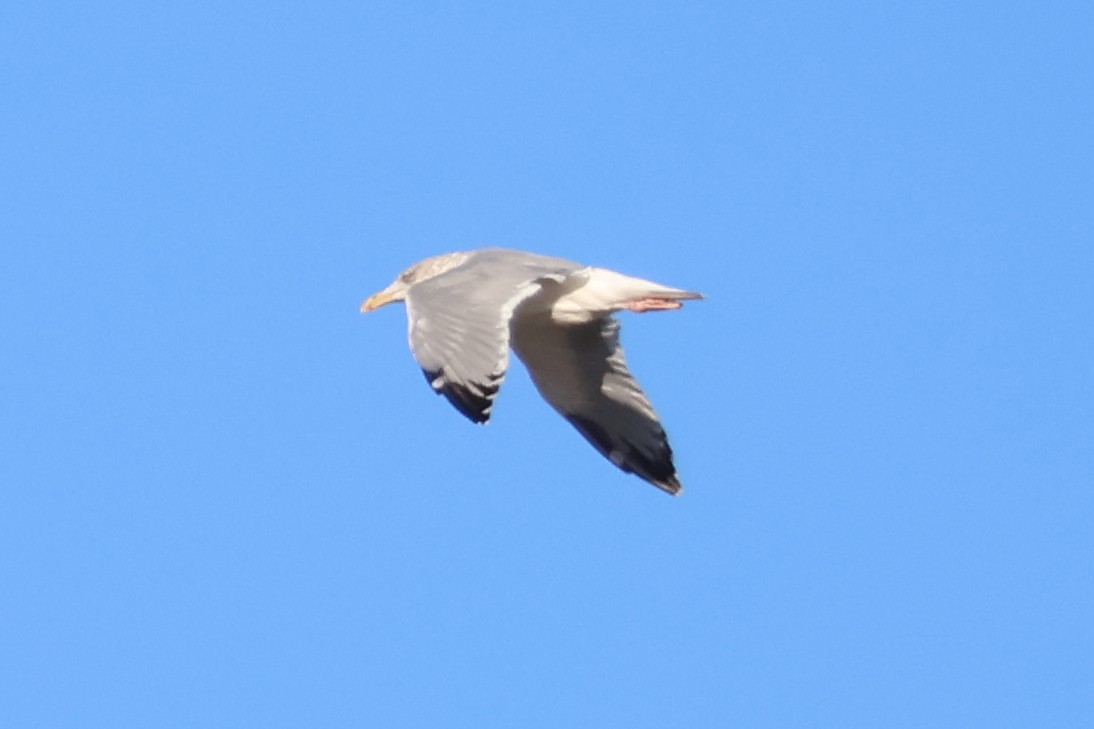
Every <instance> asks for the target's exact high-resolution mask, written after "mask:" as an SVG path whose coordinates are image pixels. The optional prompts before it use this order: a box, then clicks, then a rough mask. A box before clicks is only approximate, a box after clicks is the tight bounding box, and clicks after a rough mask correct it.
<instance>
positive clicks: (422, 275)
mask: <svg viewBox="0 0 1094 729" xmlns="http://www.w3.org/2000/svg"><path fill="white" fill-rule="evenodd" d="M698 298H702V297H701V295H700V294H698V293H695V292H693V291H684V290H682V289H676V288H671V287H669V286H662V285H661V284H657V283H654V282H652V281H646V280H644V279H639V278H633V277H631V276H625V275H623V274H620V273H616V272H615V271H609V270H607V269H603V268H594V267H589V266H582V265H580V264H578V263H574V262H572V261H567V260H564V259H561V258H551V257H548V256H541V255H537V254H535V253H525V252H523V251H515V250H508V249H504V248H486V249H481V250H477V251H468V252H460V253H448V254H445V255H441V256H435V257H433V258H427V259H425V260H424V261H421V262H419V263H417V264H415V265H414V266H411V267H410V268H408V269H407V270H406V271H404V272H403V273H402V274H401V275H400V276H399V278H397V279H396V280H395V281H394V282H393V283H392V284H391V285H390V286H388V287H387V288H386V289H384V290H383V291H381V292H380V293H378V294H376V295H374V296H371V297H369V299H368V300H367V301H365V303H364V305H362V307H361V310H362V311H371V310H372V309H375V308H377V307H380V306H383V305H384V304H387V303H390V302H393V301H405V302H406V309H407V320H408V324H409V330H410V348H411V351H412V352H413V353H414V357H415V359H417V361H418V364H419V365H421V367H422V370H423V371H424V372H425V375H426V379H427V380H428V381H429V383H430V384H431V385H432V387H433V389H434V390H436V391H437V392H438V393H440V394H444V395H445V397H447V398H448V400H449V401H450V402H451V403H452V404H453V405H454V406H455V407H456V409H458V410H459V411H460V412H461V413H463V414H464V415H466V416H467V417H468V418H470V419H471V420H473V421H474V422H476V423H485V422H486V421H487V420H488V419H489V418H490V410H491V408H492V407H493V402H494V398H495V397H496V396H497V393H498V388H499V387H500V386H501V382H502V380H503V379H504V377H505V372H506V369H507V368H508V366H509V349H510V347H511V348H512V349H513V350H514V351H515V352H516V353H517V356H519V357H520V358H521V360H522V361H523V362H524V364H525V366H526V367H527V368H528V372H529V374H530V375H531V376H532V381H533V382H534V383H535V385H536V388H537V389H538V390H539V392H540V394H542V395H543V397H544V399H546V400H547V402H549V403H550V404H551V405H552V406H553V407H554V408H555V409H556V410H558V412H559V413H561V414H562V415H563V417H565V418H566V419H567V420H569V421H570V422H571V423H572V424H573V425H574V427H575V428H577V429H578V431H580V432H581V434H582V435H583V436H585V438H586V439H588V441H589V442H590V443H592V444H593V446H595V447H596V448H597V450H599V451H600V452H601V453H603V454H604V455H605V456H606V457H607V458H608V459H609V460H611V462H612V463H614V464H615V465H616V466H618V467H619V468H621V469H622V470H624V471H627V472H629V473H635V474H637V475H638V476H641V477H642V478H644V479H645V480H646V481H649V482H650V483H652V484H653V485H655V486H657V487H658V488H661V489H663V490H665V491H667V492H668V493H671V494H676V493H678V492H679V491H680V488H681V487H680V481H679V479H678V477H677V474H676V468H675V466H674V465H673V462H672V449H671V448H669V444H668V441H667V440H666V438H665V431H664V429H663V428H662V427H661V423H660V421H659V420H658V417H657V413H656V412H655V411H654V409H653V405H652V404H651V403H650V401H649V398H648V397H646V394H645V393H644V392H642V388H641V387H640V386H639V385H638V382H637V381H636V380H635V379H634V377H633V376H632V375H631V373H630V371H629V370H628V369H627V363H626V361H625V360H624V358H623V350H622V348H621V347H620V345H619V322H618V321H616V320H615V318H614V317H613V316H612V315H613V314H614V313H615V312H616V311H619V310H621V309H629V310H631V311H638V312H642V311H654V310H663V309H678V308H680V306H681V305H682V303H681V302H683V301H685V300H687V299H698Z"/></svg>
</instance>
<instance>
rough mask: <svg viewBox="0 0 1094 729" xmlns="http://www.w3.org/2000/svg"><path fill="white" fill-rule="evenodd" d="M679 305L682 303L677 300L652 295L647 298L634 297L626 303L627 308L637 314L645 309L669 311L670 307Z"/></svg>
mask: <svg viewBox="0 0 1094 729" xmlns="http://www.w3.org/2000/svg"><path fill="white" fill-rule="evenodd" d="M681 306H683V303H681V302H679V301H674V300H672V299H658V298H654V297H651V298H648V299H636V300H634V301H630V302H628V303H627V304H626V308H627V309H629V310H630V311H633V312H636V313H638V314H642V313H645V312H647V311H670V310H672V309H679V308H680V307H681Z"/></svg>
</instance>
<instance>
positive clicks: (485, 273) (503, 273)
mask: <svg viewBox="0 0 1094 729" xmlns="http://www.w3.org/2000/svg"><path fill="white" fill-rule="evenodd" d="M577 268H579V266H578V265H577V264H575V263H571V262H569V261H564V260H562V259H557V258H548V257H545V256H536V255H534V254H526V253H521V252H519V251H507V250H502V249H487V250H483V251H477V252H475V253H473V254H472V255H471V256H470V257H469V258H468V259H467V261H465V262H464V263H463V264H462V265H460V266H458V267H456V268H453V269H452V270H450V271H447V272H445V273H442V274H440V275H439V276H435V277H433V278H430V279H427V280H425V281H422V282H420V283H417V284H414V286H412V287H411V288H410V291H409V292H408V294H407V297H406V308H407V320H408V325H409V330H410V331H409V334H410V349H411V351H412V352H413V353H414V358H415V359H416V360H417V361H418V364H419V365H420V366H421V368H422V371H423V372H424V373H425V377H426V380H428V381H429V383H430V385H431V386H432V387H433V389H434V390H435V391H437V392H438V393H440V394H443V395H444V396H445V397H447V398H448V401H449V402H451V403H452V404H453V405H454V406H455V407H456V409H457V410H459V411H460V412H461V413H463V414H464V415H466V416H467V417H468V418H470V419H471V420H473V421H474V422H476V423H485V422H486V421H487V420H489V419H490V410H491V408H492V407H493V402H494V398H495V397H496V396H497V394H498V389H499V388H500V387H501V382H502V380H503V379H505V371H506V369H507V368H508V366H509V320H510V319H511V317H512V315H513V309H514V308H515V307H516V306H517V304H519V303H520V302H522V301H524V300H525V299H527V298H528V297H529V296H532V295H534V294H535V293H536V292H537V291H539V289H540V288H541V287H542V286H543V284H544V282H546V281H550V280H554V281H562V280H563V279H565V277H566V274H567V273H568V272H569V271H572V270H575V269H577Z"/></svg>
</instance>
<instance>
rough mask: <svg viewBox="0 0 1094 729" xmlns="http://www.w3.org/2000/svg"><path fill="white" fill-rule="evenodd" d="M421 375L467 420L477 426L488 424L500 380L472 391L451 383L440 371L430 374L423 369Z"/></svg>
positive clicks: (470, 388)
mask: <svg viewBox="0 0 1094 729" xmlns="http://www.w3.org/2000/svg"><path fill="white" fill-rule="evenodd" d="M422 374H424V375H425V379H426V381H427V382H429V384H430V386H431V387H432V388H433V391H434V392H436V393H437V394H438V395H444V396H445V398H446V399H447V400H448V402H450V403H452V406H453V407H454V408H456V410H458V411H460V414H462V415H463V416H464V417H466V418H467V419H468V420H470V421H471V422H473V423H475V424H477V425H483V424H485V423H487V422H489V420H490V409H491V408H492V407H493V404H494V397H495V396H496V395H497V393H498V389H499V387H500V386H501V383H500V378H499V379H498V381H496V382H492V383H490V384H487V385H481V386H479V387H480V388H481V389H473V388H472V387H469V386H464V385H458V384H456V383H454V382H451V381H450V380H449V379H448V378H447V377H446V376H445V374H444V372H443V371H441V370H436V371H432V372H431V371H429V370H426V369H423V370H422Z"/></svg>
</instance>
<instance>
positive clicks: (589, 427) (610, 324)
mask: <svg viewBox="0 0 1094 729" xmlns="http://www.w3.org/2000/svg"><path fill="white" fill-rule="evenodd" d="M513 329H514V331H513V349H514V350H515V351H516V353H517V356H519V357H520V358H521V360H523V362H524V364H525V366H527V368H528V372H529V373H530V374H531V376H532V381H533V382H535V385H536V387H537V388H538V389H539V391H540V394H542V395H543V397H544V398H545V399H546V400H547V402H549V403H550V404H551V405H552V406H553V407H554V408H555V410H557V411H558V412H559V413H561V414H562V415H563V417H565V418H566V419H567V420H569V421H570V423H571V424H573V426H574V427H575V428H577V430H578V431H579V432H580V433H581V434H582V435H583V436H585V438H586V440H588V441H589V442H590V443H592V444H593V446H594V447H595V448H596V449H597V450H598V451H600V452H601V453H602V454H604V456H606V457H607V458H608V460H610V461H611V462H612V463H614V464H615V465H616V466H618V467H619V468H620V469H622V470H623V471H626V472H627V473H635V474H637V475H638V476H640V477H642V478H644V479H645V480H646V481H649V482H650V483H652V484H653V485H654V486H657V487H658V488H660V489H662V490H664V491H667V492H668V493H670V494H677V493H679V492H680V490H681V488H682V487H681V485H680V481H679V479H678V478H677V474H676V467H675V466H674V465H673V462H672V449H671V448H670V447H669V443H668V440H667V438H666V436H665V431H664V429H663V428H662V427H661V423H660V421H659V420H658V417H657V413H656V412H655V411H654V409H653V404H652V403H650V400H649V398H648V397H646V393H644V392H643V391H642V388H641V386H640V385H639V384H638V381H637V380H635V379H634V376H633V375H632V374H631V372H630V370H629V369H627V362H626V360H625V359H624V356H623V349H622V347H620V345H619V322H618V321H616V320H614V319H611V318H604V319H599V320H596V321H592V322H589V323H588V324H580V325H577V326H559V325H556V324H553V323H552V322H551V321H550V320H549V319H547V318H546V317H540V316H529V317H520V318H518V319H517V320H516V322H515V325H514V327H513Z"/></svg>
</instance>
